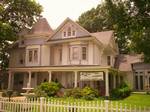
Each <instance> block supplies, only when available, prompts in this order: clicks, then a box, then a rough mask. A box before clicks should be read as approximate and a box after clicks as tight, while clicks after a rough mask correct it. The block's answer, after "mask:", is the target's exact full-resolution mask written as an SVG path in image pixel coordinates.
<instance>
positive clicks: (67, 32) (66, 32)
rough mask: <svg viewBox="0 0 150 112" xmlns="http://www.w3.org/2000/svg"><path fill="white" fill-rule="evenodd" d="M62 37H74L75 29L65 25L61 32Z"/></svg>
mask: <svg viewBox="0 0 150 112" xmlns="http://www.w3.org/2000/svg"><path fill="white" fill-rule="evenodd" d="M62 36H63V38H68V37H76V30H75V28H73V27H72V26H69V27H67V28H66V29H65V30H64V31H63V32H62Z"/></svg>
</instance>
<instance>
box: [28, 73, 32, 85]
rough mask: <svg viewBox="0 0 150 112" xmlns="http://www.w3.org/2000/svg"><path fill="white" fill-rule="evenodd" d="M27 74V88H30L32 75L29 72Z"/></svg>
mask: <svg viewBox="0 0 150 112" xmlns="http://www.w3.org/2000/svg"><path fill="white" fill-rule="evenodd" d="M28 73H29V80H28V84H27V88H31V76H32V73H31V71H29V72H28Z"/></svg>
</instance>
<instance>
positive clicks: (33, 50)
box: [28, 48, 39, 63]
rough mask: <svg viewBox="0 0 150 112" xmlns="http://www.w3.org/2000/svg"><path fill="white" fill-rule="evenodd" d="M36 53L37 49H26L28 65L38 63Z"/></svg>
mask: <svg viewBox="0 0 150 112" xmlns="http://www.w3.org/2000/svg"><path fill="white" fill-rule="evenodd" d="M38 52H39V50H38V48H32V49H28V63H38V58H39V56H38V55H39V54H38ZM30 53H31V54H30ZM35 54H36V55H35ZM30 58H31V60H30Z"/></svg>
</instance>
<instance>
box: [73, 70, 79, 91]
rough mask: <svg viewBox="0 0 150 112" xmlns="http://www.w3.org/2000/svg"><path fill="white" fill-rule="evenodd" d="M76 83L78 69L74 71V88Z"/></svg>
mask: <svg viewBox="0 0 150 112" xmlns="http://www.w3.org/2000/svg"><path fill="white" fill-rule="evenodd" d="M77 83H78V71H74V88H76V87H77Z"/></svg>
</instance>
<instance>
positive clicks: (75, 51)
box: [72, 47, 79, 60]
mask: <svg viewBox="0 0 150 112" xmlns="http://www.w3.org/2000/svg"><path fill="white" fill-rule="evenodd" d="M72 59H73V60H78V59H79V48H78V47H72Z"/></svg>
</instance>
